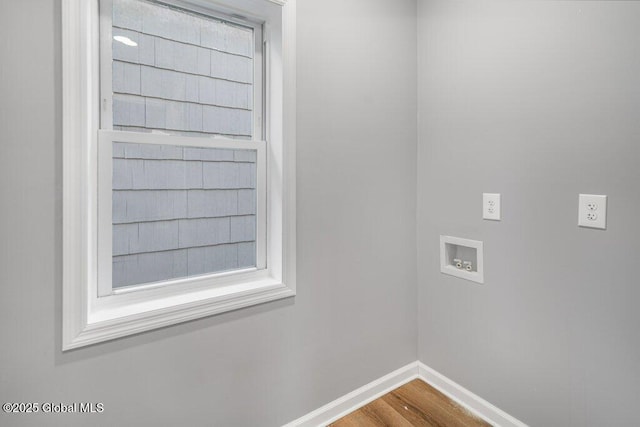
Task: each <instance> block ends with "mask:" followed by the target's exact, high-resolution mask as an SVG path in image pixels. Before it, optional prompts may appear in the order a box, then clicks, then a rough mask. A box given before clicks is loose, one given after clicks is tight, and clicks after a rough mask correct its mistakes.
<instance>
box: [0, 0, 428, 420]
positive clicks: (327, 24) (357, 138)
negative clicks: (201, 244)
mask: <svg viewBox="0 0 640 427" xmlns="http://www.w3.org/2000/svg"><path fill="white" fill-rule="evenodd" d="M298 3H299V6H298V7H299V10H298V24H299V31H298V55H299V60H298V61H299V62H298V76H299V81H298V107H299V108H298V171H299V173H298V218H299V221H298V289H299V292H298V296H297V297H296V298H295V299H290V300H287V301H280V302H275V303H271V304H266V305H262V306H259V307H254V308H251V309H247V310H241V311H237V312H233V313H228V314H225V315H220V316H215V317H210V318H207V319H202V320H198V321H194V322H190V323H187V324H183V325H179V326H173V327H169V328H164V329H162V330H157V331H153V332H149V333H144V334H141V335H137V336H133V337H128V338H124V339H120V340H117V341H114V342H109V343H104V344H100V345H96V346H93V347H90V348H85V349H80V350H76V351H72V352H69V353H64V354H63V353H61V351H60V345H61V336H60V324H61V295H60V294H61V288H62V276H61V266H62V259H61V250H62V240H61V215H62V204H61V177H62V175H61V171H62V164H61V123H62V122H61V68H60V67H61V63H60V1H53V0H29V1H17V0H13V1H2V2H0V28H1V30H0V34H1V35H2V37H0V57H1V58H2V61H0V93H1V94H2V98H1V101H0V200H2V207H3V208H4V209H3V211H2V214H0V215H1V216H0V217H1V218H2V221H0V236H1V238H0V343H2V344H1V346H0V401H2V402H5V401H35V402H48V401H52V402H67V403H68V402H77V401H89V402H104V404H105V407H106V411H105V413H103V414H102V415H93V416H83V415H72V416H71V415H69V416H65V415H56V416H48V417H47V416H44V415H41V414H40V415H30V416H27V415H24V416H13V415H7V414H4V413H0V424H2V425H12V426H13V425H15V426H20V425H60V426H73V425H78V426H84V425H104V426H113V425H123V426H124V425H150V426H151V425H153V426H163V425H166V426H174V425H188V426H198V425H207V426H211V425H216V426H224V427H228V426H249V427H253V426H277V425H281V424H283V423H285V422H287V421H290V420H292V419H294V418H296V417H298V416H300V415H303V414H305V413H307V412H308V411H311V410H313V409H316V408H317V407H319V406H321V405H323V404H325V403H327V402H329V401H331V400H333V399H335V398H337V397H339V396H341V395H343V394H345V393H347V392H349V391H352V390H353V389H355V388H357V387H359V386H361V385H363V384H366V383H367V382H369V381H371V380H373V379H375V378H378V377H380V376H381V375H384V374H386V373H388V372H390V371H392V370H394V369H396V368H398V367H400V366H403V365H404V364H406V363H409V362H411V361H413V360H415V359H416V358H417V349H416V342H415V337H416V323H417V322H416V310H417V307H416V301H415V292H416V289H415V283H416V276H415V271H416V265H415V220H414V213H415V182H416V166H415V150H416V146H415V141H416V120H415V108H416V94H415V85H416V56H415V50H416V37H415V36H416V27H415V2H414V1H411V0H402V1H394V2H389V1H387V0H354V1H350V2H343V1H339V0H315V1H311V0H304V1H299V2H298ZM336 11H339V12H340V13H339V14H336ZM381 28H385V29H387V30H388V31H387V33H386V34H387V35H386V37H380V29H381ZM27 29H28V31H27ZM381 52H384V53H385V54H384V55H381V54H380V53H381Z"/></svg>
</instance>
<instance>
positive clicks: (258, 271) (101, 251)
mask: <svg viewBox="0 0 640 427" xmlns="http://www.w3.org/2000/svg"><path fill="white" fill-rule="evenodd" d="M172 3H175V4H176V5H178V6H180V7H188V8H193V10H196V11H197V10H198V9H197V8H203V9H204V10H209V9H210V8H213V9H215V10H217V11H220V12H221V13H224V14H225V15H231V16H236V15H242V16H246V17H247V18H248V19H250V20H252V21H256V22H260V21H264V22H265V24H264V27H263V28H264V38H265V40H266V42H265V48H264V56H265V58H264V62H265V64H266V66H265V76H264V79H263V80H264V84H265V89H266V90H265V92H266V96H265V97H264V100H263V102H264V105H265V107H266V108H264V109H261V111H265V112H266V117H265V118H264V127H262V126H260V124H258V123H256V122H255V121H254V124H255V125H256V126H254V129H256V128H259V129H264V132H263V133H262V132H259V133H260V134H259V135H256V132H255V131H254V139H253V140H251V141H245V140H235V139H227V138H218V137H216V138H208V137H191V136H184V137H180V136H175V135H171V136H169V135H162V134H156V133H154V134H145V133H137V132H123V131H113V130H109V129H103V130H100V109H101V108H102V107H101V106H102V105H103V100H102V98H101V95H100V77H99V76H100V74H99V73H100V48H99V47H100V46H99V44H100V42H99V40H100V30H99V27H100V26H99V7H98V0H63V2H62V28H63V34H62V36H63V37H62V45H63V316H62V318H63V328H62V335H63V343H62V349H63V350H69V349H73V348H77V347H82V346H86V345H90V344H95V343H98V342H102V341H106V340H110V339H114V338H118V337H122V336H126V335H130V334H134V333H138V332H142V331H146V330H151V329H155V328H159V327H163V326H168V325H171V324H175V323H180V322H184V321H188V320H193V319H197V318H200V317H205V316H209V315H213V314H217V313H222V312H226V311H230V310H235V309H238V308H242V307H247V306H250V305H255V304H260V303H264V302H268V301H273V300H277V299H281V298H288V297H292V296H295V294H296V285H295V259H296V258H295V248H296V246H295V245H296V241H295V224H296V221H295V0H288V1H285V0H215V1H212V0H189V1H182V0H173V1H172ZM110 66H111V64H109V67H110ZM255 107H258V106H255ZM109 113H110V112H109ZM258 126H259V127H258ZM263 137H264V138H263ZM265 140H266V141H267V142H265ZM112 141H121V142H133V143H142V144H144V143H154V144H158V143H159V142H160V143H166V144H172V145H188V146H197V147H212V148H236V149H255V150H257V153H258V157H260V156H262V161H258V162H257V167H258V171H257V176H258V182H257V185H258V186H259V189H258V194H259V196H258V208H257V209H258V212H260V209H263V212H264V213H265V214H263V215H262V218H263V221H262V220H260V218H259V220H258V235H260V233H261V232H262V233H264V234H263V235H264V236H266V237H265V238H264V239H262V241H261V242H259V243H258V244H257V247H258V248H260V247H261V246H262V248H263V249H258V258H257V260H258V263H257V267H256V268H252V269H244V270H239V271H231V272H224V273H218V274H210V275H203V276H193V277H187V278H184V279H176V280H170V281H164V282H159V283H155V284H148V285H143V286H134V287H128V288H122V289H117V290H115V291H114V290H112V289H106V288H101V291H100V295H101V296H99V285H100V286H104V285H101V284H103V283H107V284H110V281H111V278H110V275H111V263H110V262H108V263H107V262H106V261H105V260H107V259H108V260H109V261H110V260H111V203H110V200H108V203H105V202H104V198H105V194H108V197H110V196H111V168H110V162H111V160H110V159H111V147H112ZM98 165H100V166H101V167H100V168H99V167H98ZM105 165H106V166H105ZM261 165H262V166H261ZM260 186H262V187H261V188H262V191H261V190H260ZM260 195H262V196H260ZM101 200H102V202H101ZM261 227H262V229H261ZM105 235H106V236H108V238H106V239H105V238H102V237H103V236H105ZM98 236H100V238H98ZM261 243H262V245H261ZM103 275H106V277H105V276H103ZM167 285H171V286H167Z"/></svg>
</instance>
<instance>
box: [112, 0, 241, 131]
mask: <svg viewBox="0 0 640 427" xmlns="http://www.w3.org/2000/svg"><path fill="white" fill-rule="evenodd" d="M112 31H113V35H114V36H125V37H128V38H129V39H131V40H132V41H134V42H136V43H137V46H127V45H125V44H123V43H121V42H118V41H115V40H114V41H113V43H112V44H113V51H112V52H113V66H112V69H113V85H112V86H113V91H114V95H113V112H114V116H113V124H114V126H116V127H118V128H121V127H122V128H124V129H127V128H129V127H135V128H138V129H144V130H147V131H148V130H152V129H158V130H166V131H173V132H179V133H182V132H203V133H214V134H221V135H229V136H236V137H245V138H246V137H249V136H251V133H252V113H251V110H252V108H253V105H252V104H253V84H252V83H253V59H252V57H253V34H252V30H251V29H248V28H243V27H238V26H236V25H231V24H228V23H225V22H221V21H218V20H214V19H207V18H204V17H202V16H197V15H192V14H188V13H184V12H181V11H176V10H173V9H170V8H167V7H164V6H159V5H157V4H151V3H148V2H145V1H141V0H114V2H113V29H112Z"/></svg>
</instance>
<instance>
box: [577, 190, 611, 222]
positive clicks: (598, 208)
mask: <svg viewBox="0 0 640 427" xmlns="http://www.w3.org/2000/svg"><path fill="white" fill-rule="evenodd" d="M578 225H579V226H580V227H587V228H599V229H601V230H606V228H607V196H601V195H595V194H580V196H579V197H578Z"/></svg>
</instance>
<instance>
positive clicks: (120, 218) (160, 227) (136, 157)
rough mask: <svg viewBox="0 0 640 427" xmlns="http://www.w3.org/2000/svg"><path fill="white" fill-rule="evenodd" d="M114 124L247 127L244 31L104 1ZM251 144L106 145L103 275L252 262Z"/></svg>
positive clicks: (246, 131) (150, 274)
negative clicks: (109, 18)
mask: <svg viewBox="0 0 640 427" xmlns="http://www.w3.org/2000/svg"><path fill="white" fill-rule="evenodd" d="M112 32H113V35H114V36H124V37H128V38H129V39H131V40H132V41H134V42H136V43H137V46H127V45H125V44H123V43H120V42H118V41H113V43H112V46H113V50H112V55H113V63H112V71H113V77H112V88H113V92H114V93H113V127H114V129H115V130H129V131H137V132H149V131H151V130H162V131H170V132H177V133H180V134H186V135H191V134H193V135H203V134H222V135H227V136H230V137H234V138H247V137H250V136H251V133H252V108H253V59H252V57H253V35H252V30H251V29H247V28H241V27H238V26H236V25H230V24H228V23H224V22H221V21H218V20H215V19H207V18H205V17H202V16H199V15H195V14H190V13H184V12H182V11H176V10H174V9H171V8H168V7H164V6H160V5H158V4H153V3H150V2H146V1H141V0H114V1H113V28H112ZM255 188H256V152H255V151H253V150H229V149H208V148H197V147H181V146H166V145H151V144H130V143H121V142H115V143H114V144H113V198H112V203H113V205H112V207H113V285H114V287H120V286H127V285H133V284H141V283H148V282H154V281H160V280H168V279H174V278H179V277H186V276H190V275H195V274H204V273H212V272H218V271H224V270H230V269H236V268H240V267H250V266H255V263H256V242H255V240H256V190H255Z"/></svg>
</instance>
